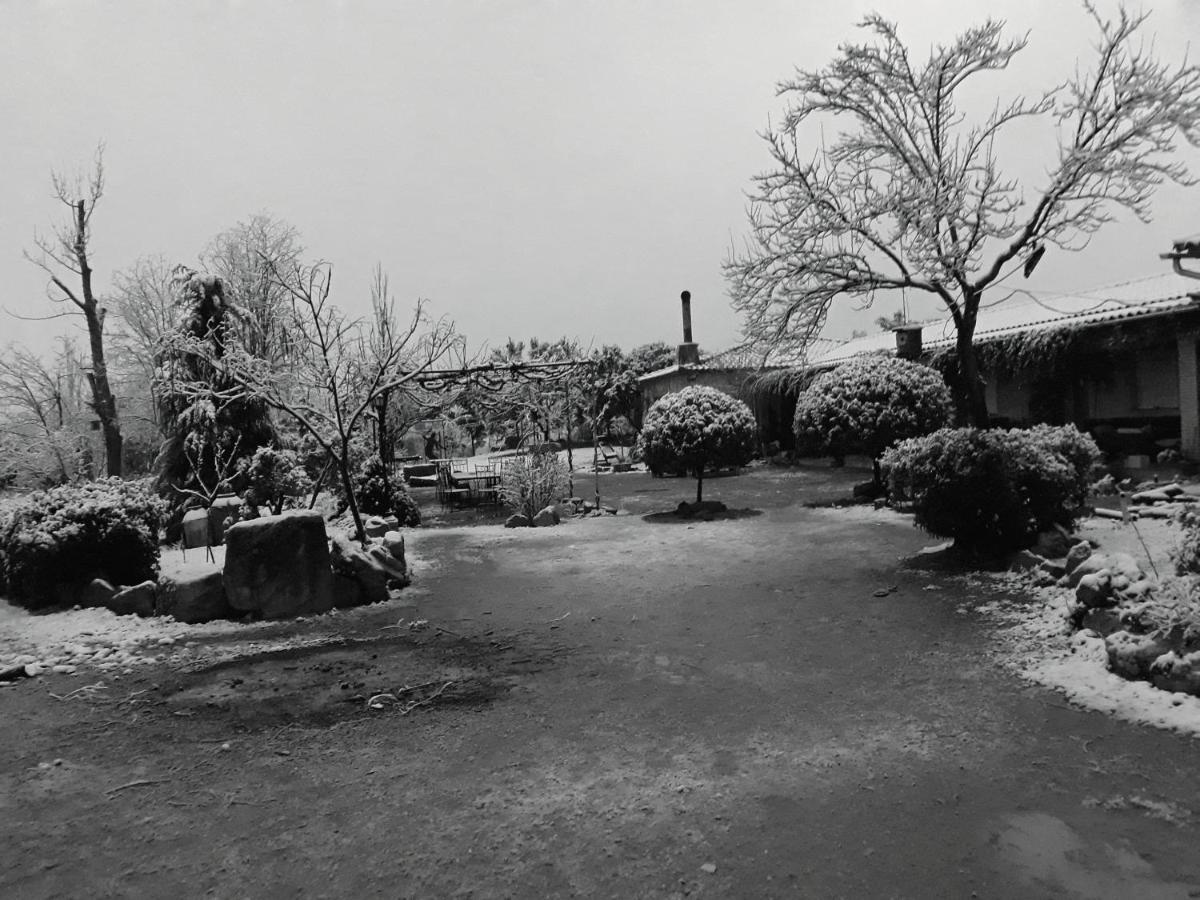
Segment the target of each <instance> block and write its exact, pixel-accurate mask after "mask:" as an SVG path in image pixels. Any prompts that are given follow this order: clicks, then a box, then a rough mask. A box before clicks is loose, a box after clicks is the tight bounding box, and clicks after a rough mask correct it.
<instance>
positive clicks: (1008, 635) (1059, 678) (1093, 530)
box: [964, 519, 1200, 737]
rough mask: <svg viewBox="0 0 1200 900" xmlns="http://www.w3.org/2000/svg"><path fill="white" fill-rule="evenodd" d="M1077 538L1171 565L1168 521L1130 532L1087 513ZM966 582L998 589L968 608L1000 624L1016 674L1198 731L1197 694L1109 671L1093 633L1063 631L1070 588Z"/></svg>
mask: <svg viewBox="0 0 1200 900" xmlns="http://www.w3.org/2000/svg"><path fill="white" fill-rule="evenodd" d="M1138 532H1140V537H1139V534H1138ZM1080 536H1081V537H1083V538H1089V539H1092V540H1095V541H1097V542H1098V543H1099V544H1100V549H1101V550H1102V551H1107V552H1113V551H1124V552H1128V553H1132V554H1133V555H1134V557H1135V558H1136V559H1138V560H1139V561H1140V562H1142V563H1143V565H1145V564H1146V561H1147V559H1150V560H1153V562H1154V564H1155V565H1156V566H1157V568H1158V571H1159V572H1161V573H1162V574H1164V575H1166V574H1168V573H1169V572H1170V571H1171V569H1170V562H1169V561H1168V559H1167V551H1168V550H1169V548H1170V546H1171V543H1172V542H1173V540H1174V528H1173V526H1171V525H1169V524H1168V523H1165V522H1143V523H1141V525H1140V526H1139V528H1138V529H1137V530H1136V531H1135V530H1134V529H1133V528H1132V527H1131V526H1129V525H1122V523H1119V522H1111V521H1109V520H1101V519H1092V520H1088V521H1087V522H1084V523H1083V524H1082V526H1081V529H1080ZM1143 541H1144V542H1145V547H1143ZM1146 548H1149V555H1148V554H1147V549H1146ZM1147 568H1149V567H1148V566H1147ZM969 580H970V581H971V582H972V583H973V584H976V585H979V586H980V587H981V588H983V589H984V590H985V591H987V592H994V593H995V594H996V595H997V596H996V597H995V598H993V599H990V600H987V601H985V602H983V603H982V604H980V605H977V606H975V607H974V611H976V612H978V613H981V614H983V615H984V616H985V617H986V618H987V619H989V620H990V621H992V622H994V623H995V624H996V625H998V626H999V630H998V635H999V638H1000V643H1001V646H1000V647H999V648H998V656H999V658H1000V659H1001V661H1002V662H1003V663H1004V664H1005V665H1006V666H1007V667H1008V668H1010V669H1011V670H1012V671H1013V672H1015V673H1016V674H1017V675H1018V676H1019V677H1021V678H1023V679H1025V680H1026V681H1030V682H1033V683H1035V684H1040V685H1043V686H1044V687H1048V688H1051V689H1052V690H1056V691H1059V692H1060V693H1062V694H1063V695H1064V696H1065V697H1066V698H1067V699H1068V700H1069V701H1070V702H1072V703H1074V704H1076V705H1077V706H1081V707H1084V708H1086V709H1091V710H1096V711H1097V712H1102V713H1106V714H1107V715H1111V716H1114V717H1116V718H1118V719H1123V720H1125V721H1127V722H1135V723H1137V724H1140V725H1150V726H1153V727H1155V728H1164V729H1168V730H1171V731H1177V732H1180V733H1182V734H1187V735H1191V736H1193V737H1200V697H1193V696H1190V695H1187V694H1176V693H1171V692H1169V691H1163V690H1159V689H1158V688H1156V687H1154V686H1153V685H1151V684H1149V683H1148V682H1145V681H1128V680H1126V679H1124V678H1121V677H1120V676H1118V675H1114V674H1113V673H1112V672H1110V671H1108V655H1107V653H1106V652H1105V650H1104V641H1103V639H1101V638H1099V637H1097V636H1095V634H1094V633H1093V632H1079V633H1076V634H1074V635H1070V634H1069V632H1068V628H1067V624H1066V619H1065V617H1064V615H1063V611H1064V609H1065V607H1066V603H1067V601H1068V599H1069V598H1070V596H1071V591H1070V590H1069V589H1068V588H1059V587H1048V588H1033V587H1031V586H1030V584H1029V581H1028V579H1027V578H1026V577H1024V576H1021V575H1016V574H998V575H988V576H980V577H972V578H971V579H969ZM964 611H965V610H964Z"/></svg>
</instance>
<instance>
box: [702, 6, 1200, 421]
mask: <svg viewBox="0 0 1200 900" xmlns="http://www.w3.org/2000/svg"><path fill="white" fill-rule="evenodd" d="M1085 7H1086V10H1087V12H1088V14H1089V15H1090V16H1091V18H1092V20H1093V22H1094V24H1095V26H1096V28H1097V30H1098V40H1097V41H1096V44H1095V49H1096V55H1095V57H1094V59H1093V60H1092V63H1091V65H1090V67H1084V66H1082V65H1080V66H1077V68H1076V70H1075V73H1074V74H1073V75H1072V76H1069V77H1068V78H1067V79H1066V81H1065V82H1063V83H1062V84H1060V85H1058V86H1055V87H1053V88H1050V89H1049V90H1047V91H1046V92H1045V93H1044V94H1042V95H1041V96H1040V97H1036V98H1027V97H1017V98H1016V99H1013V100H1012V101H1010V102H1008V103H998V104H997V105H996V106H995V107H994V108H993V109H992V111H991V113H990V114H988V115H986V116H985V117H984V118H983V119H982V120H981V121H973V120H972V119H971V118H969V117H968V116H967V114H966V113H965V112H964V111H963V110H962V109H961V108H960V106H959V99H960V97H961V95H962V94H963V93H964V92H965V91H966V90H968V89H970V88H974V87H975V83H976V82H977V81H980V80H983V78H984V77H985V76H986V75H987V73H990V72H998V71H1001V70H1003V69H1006V68H1007V67H1008V65H1009V63H1010V62H1011V61H1012V60H1013V59H1014V58H1015V57H1016V55H1017V54H1018V53H1019V52H1020V51H1021V50H1022V49H1023V48H1024V47H1025V44H1026V40H1025V38H1023V37H1022V38H1016V39H1007V38H1005V37H1004V35H1003V23H1001V22H996V21H992V20H989V21H987V22H985V23H984V24H983V25H980V26H979V27H976V28H972V29H970V30H968V31H966V32H964V33H963V34H961V35H960V36H958V37H957V38H956V39H955V40H954V41H953V42H951V43H950V44H948V45H946V46H937V47H935V48H933V50H932V51H931V52H930V54H929V56H928V58H927V59H926V60H925V61H924V62H921V61H918V60H915V59H914V57H913V54H912V53H911V52H910V50H909V48H908V47H907V46H906V45H905V44H904V43H903V42H902V41H901V39H900V37H899V34H898V32H897V29H896V26H895V25H894V24H893V23H891V22H889V21H887V20H885V19H883V18H882V17H880V16H878V15H870V16H868V17H867V18H866V19H865V20H864V21H863V23H862V27H863V28H864V29H866V30H867V31H868V32H869V33H870V34H871V36H872V38H873V40H871V41H870V42H868V43H863V44H847V45H844V46H843V47H842V48H841V50H840V55H839V56H838V57H837V58H835V59H834V61H833V62H832V63H830V64H829V65H828V66H827V67H825V68H824V69H820V70H817V71H798V72H797V73H796V75H795V76H794V77H793V78H791V79H789V80H787V81H783V82H781V83H780V84H779V86H778V93H779V95H781V96H783V97H786V98H787V99H788V106H787V110H786V115H785V116H784V118H783V119H782V121H781V122H780V123H779V125H778V126H777V127H775V128H773V129H772V130H770V131H769V132H768V133H766V134H764V138H765V139H766V141H767V143H768V145H769V148H770V154H771V157H772V160H773V167H772V168H771V169H769V170H768V171H766V172H764V173H763V174H761V175H759V176H757V177H756V178H755V180H754V190H753V191H752V193H751V198H750V206H749V221H750V231H751V233H750V236H749V239H748V240H747V242H746V246H745V248H744V250H743V251H742V252H740V253H739V252H737V251H734V252H731V254H730V256H729V257H728V259H727V260H726V263H725V274H726V278H727V280H728V282H729V285H730V292H731V295H732V297H733V303H734V306H735V308H736V309H738V310H739V311H740V312H741V313H742V314H743V315H744V317H745V330H746V332H747V335H748V336H749V337H751V338H755V339H758V340H760V341H763V342H764V343H767V344H771V345H782V346H790V347H793V348H798V349H803V347H804V346H805V345H806V344H807V343H808V342H809V341H811V340H812V339H813V338H814V337H816V336H817V334H818V333H819V332H820V330H821V329H822V327H823V326H824V324H825V319H826V315H827V314H828V312H829V309H830V307H831V305H832V304H833V302H834V301H835V300H837V299H838V298H839V297H844V298H846V299H849V300H853V301H856V302H857V303H859V304H860V305H861V304H864V303H865V304H868V305H869V304H870V303H871V301H872V300H873V299H874V298H875V296H876V294H878V293H879V292H881V291H899V290H909V291H920V292H924V293H927V294H930V295H932V296H934V297H936V298H937V299H938V300H939V301H941V303H942V304H944V306H945V307H946V309H947V310H948V311H949V313H950V317H951V319H952V320H953V322H954V326H955V329H956V334H957V341H956V350H957V371H956V372H955V373H954V378H953V382H954V384H953V386H954V388H955V394H956V401H957V405H958V407H959V410H960V415H961V416H962V417H963V418H965V419H967V420H969V421H971V422H973V423H974V424H977V425H984V424H986V422H987V418H988V413H987V406H986V403H985V400H984V391H983V382H982V380H981V378H980V372H979V365H978V361H977V358H976V354H975V348H974V344H973V338H974V334H975V323H976V317H977V315H978V312H979V308H980V304H981V303H982V301H983V299H984V296H985V295H986V294H988V292H989V291H993V290H995V289H996V288H998V287H1000V286H1001V285H1002V284H1003V283H1004V281H1005V280H1006V279H1008V278H1010V277H1011V276H1012V275H1014V274H1015V273H1019V272H1020V273H1023V274H1024V275H1025V276H1026V277H1028V276H1029V274H1030V273H1031V272H1032V270H1033V268H1034V266H1036V264H1037V262H1038V260H1039V259H1040V258H1041V256H1042V254H1043V253H1044V252H1045V251H1046V249H1047V248H1048V247H1056V248H1059V249H1063V250H1078V249H1081V248H1082V247H1083V246H1085V245H1086V244H1087V242H1088V240H1089V239H1090V236H1091V235H1092V234H1094V233H1095V232H1096V231H1098V230H1099V229H1100V228H1101V227H1103V226H1104V225H1105V224H1107V223H1108V222H1110V221H1112V220H1113V219H1114V217H1115V215H1116V212H1117V211H1119V210H1122V209H1123V210H1126V211H1128V212H1131V213H1133V214H1134V215H1136V216H1137V217H1138V218H1139V219H1140V220H1142V221H1148V220H1149V218H1150V200H1151V197H1152V195H1153V192H1154V189H1155V188H1156V187H1157V186H1158V185H1160V184H1162V183H1163V182H1167V181H1170V182H1174V183H1176V184H1181V185H1188V184H1192V183H1194V182H1193V180H1192V179H1191V177H1190V176H1189V174H1188V171H1187V168H1186V166H1185V165H1184V164H1183V163H1182V162H1180V161H1178V160H1177V159H1175V158H1173V154H1174V153H1175V151H1176V149H1177V140H1178V138H1179V137H1182V138H1183V139H1184V140H1186V141H1187V142H1188V143H1190V144H1192V145H1196V144H1197V143H1200V68H1197V67H1195V66H1191V65H1187V64H1186V63H1185V64H1182V65H1179V66H1177V67H1176V66H1169V65H1166V64H1164V63H1161V62H1159V61H1157V60H1156V59H1155V58H1154V56H1153V44H1152V43H1149V42H1147V41H1146V40H1145V39H1144V38H1143V34H1142V29H1143V26H1144V24H1145V20H1146V17H1147V16H1146V14H1137V15H1134V14H1131V13H1129V12H1128V11H1127V10H1126V9H1124V8H1123V7H1122V8H1120V9H1119V11H1118V13H1117V16H1116V18H1115V19H1111V20H1110V19H1106V18H1104V17H1103V16H1101V15H1100V14H1099V13H1098V12H1097V11H1096V9H1095V8H1094V7H1093V6H1092V5H1091V4H1090V3H1085ZM829 118H832V119H833V120H834V121H835V122H836V124H837V126H838V128H839V131H838V135H837V137H836V139H834V141H833V142H832V143H830V144H821V145H820V146H819V147H818V148H817V149H816V150H815V151H814V150H813V149H811V147H812V145H813V142H812V141H811V140H810V139H809V137H808V134H809V133H811V132H809V131H807V129H809V128H810V126H812V125H815V124H819V123H820V122H821V121H824V120H827V119H829ZM1024 119H1035V120H1042V121H1048V122H1049V123H1051V124H1052V125H1053V126H1054V129H1055V134H1056V136H1057V140H1058V149H1057V153H1056V155H1055V157H1054V158H1053V159H1051V160H1049V161H1048V165H1047V166H1046V174H1045V176H1044V180H1043V181H1041V182H1040V183H1038V184H1036V185H1031V184H1027V183H1021V182H1019V181H1018V180H1017V179H1015V178H1013V177H1011V176H1009V175H1006V174H1005V173H1004V170H1003V169H1002V167H1001V164H1000V159H999V155H998V153H997V149H996V148H997V139H998V138H1000V137H1001V136H1002V135H1004V134H1007V133H1008V132H1009V130H1010V127H1011V126H1014V125H1015V124H1017V123H1018V122H1020V121H1021V120H1024Z"/></svg>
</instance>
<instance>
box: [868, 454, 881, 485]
mask: <svg viewBox="0 0 1200 900" xmlns="http://www.w3.org/2000/svg"><path fill="white" fill-rule="evenodd" d="M871 465H872V467H873V468H874V470H875V489H876V490H882V489H883V470H882V469H881V468H880V467H879V457H875V458H874V459H873V460H871Z"/></svg>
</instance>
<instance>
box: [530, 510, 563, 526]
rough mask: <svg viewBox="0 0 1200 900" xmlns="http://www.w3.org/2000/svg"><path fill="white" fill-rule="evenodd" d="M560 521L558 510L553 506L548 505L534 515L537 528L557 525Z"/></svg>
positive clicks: (534, 523)
mask: <svg viewBox="0 0 1200 900" xmlns="http://www.w3.org/2000/svg"><path fill="white" fill-rule="evenodd" d="M558 521H559V519H558V511H557V510H555V508H554V507H553V506H547V507H546V508H545V509H543V510H541V511H540V512H539V513H538V514H537V515H536V516H534V517H533V526H534V527H535V528H548V527H549V526H551V525H557V524H558Z"/></svg>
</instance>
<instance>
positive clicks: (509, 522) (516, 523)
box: [504, 513, 533, 528]
mask: <svg viewBox="0 0 1200 900" xmlns="http://www.w3.org/2000/svg"><path fill="white" fill-rule="evenodd" d="M532 524H533V520H532V519H530V518H529V516H526V515H523V514H521V513H513V514H512V515H511V516H509V517H508V518H507V519H505V520H504V527H505V528H528V527H529V526H530V525H532Z"/></svg>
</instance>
